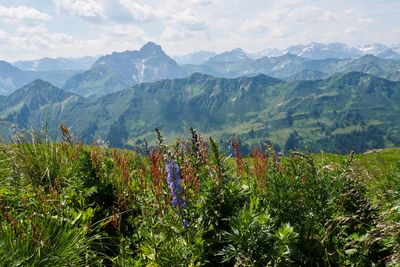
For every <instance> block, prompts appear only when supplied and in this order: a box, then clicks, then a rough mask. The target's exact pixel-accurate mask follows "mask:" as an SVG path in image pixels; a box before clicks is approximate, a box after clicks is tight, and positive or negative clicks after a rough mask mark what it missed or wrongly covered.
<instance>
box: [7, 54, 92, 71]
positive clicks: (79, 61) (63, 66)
mask: <svg viewBox="0 0 400 267" xmlns="http://www.w3.org/2000/svg"><path fill="white" fill-rule="evenodd" d="M95 61H96V57H89V56H86V57H82V58H48V57H46V58H41V59H38V60H26V61H17V62H15V63H14V66H16V67H18V68H20V69H21V70H24V71H54V70H80V71H83V70H87V69H89V68H90V67H91V66H92V65H93V63H94V62H95Z"/></svg>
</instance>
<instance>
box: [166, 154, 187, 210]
mask: <svg viewBox="0 0 400 267" xmlns="http://www.w3.org/2000/svg"><path fill="white" fill-rule="evenodd" d="M166 170H167V174H168V176H167V182H168V187H169V189H170V190H171V192H170V194H171V196H172V201H171V204H172V206H173V207H174V208H176V207H177V206H179V207H181V208H182V209H186V208H187V205H186V203H185V201H184V200H183V198H182V195H183V188H182V185H181V180H182V179H181V175H180V171H179V166H178V164H176V163H175V162H174V161H172V160H171V161H169V162H168V163H167V164H166Z"/></svg>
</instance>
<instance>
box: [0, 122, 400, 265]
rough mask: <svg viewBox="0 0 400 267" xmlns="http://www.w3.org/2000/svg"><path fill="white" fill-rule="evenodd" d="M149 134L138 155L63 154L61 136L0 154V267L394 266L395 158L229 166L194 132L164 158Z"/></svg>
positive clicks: (274, 158)
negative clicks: (171, 176)
mask: <svg viewBox="0 0 400 267" xmlns="http://www.w3.org/2000/svg"><path fill="white" fill-rule="evenodd" d="M158 134H159V136H158V138H159V146H158V147H155V148H154V149H153V150H152V151H151V152H150V153H149V154H148V155H138V154H136V153H135V152H133V151H127V150H120V149H109V148H107V147H105V146H104V145H105V143H102V142H97V143H98V145H92V146H83V145H80V144H74V142H73V140H72V137H71V135H70V133H69V130H68V129H66V128H65V127H64V128H62V138H61V139H62V140H63V141H62V142H61V143H55V142H51V141H50V139H49V138H48V135H46V133H44V136H40V138H39V136H38V135H33V136H34V137H35V138H34V139H33V141H34V142H30V143H29V144H28V143H26V142H18V143H17V144H14V145H2V146H1V150H0V170H1V172H0V204H1V206H0V263H1V264H2V266H384V265H387V266H398V264H399V263H400V254H399V251H400V239H399V236H400V226H399V221H400V212H399V210H400V209H399V206H400V193H399V190H400V176H399V173H400V165H399V164H398V162H397V161H398V160H399V159H400V153H399V151H398V150H394V149H393V150H385V151H372V152H370V153H367V154H362V155H351V156H350V157H343V156H338V155H326V154H323V155H309V154H304V153H299V152H292V153H291V154H290V155H288V156H284V157H283V156H279V155H278V154H276V153H275V152H274V151H273V149H272V148H271V146H268V148H267V150H266V152H262V151H261V150H257V151H255V152H254V153H253V158H240V155H239V153H235V157H236V158H235V159H232V158H230V157H227V156H225V155H224V153H223V152H221V150H220V147H219V146H218V145H217V144H216V143H215V142H214V141H213V139H210V140H209V142H208V144H207V143H206V142H204V139H203V137H201V136H200V135H198V134H197V133H196V131H195V130H194V129H191V139H190V140H182V139H181V140H178V141H177V143H176V144H175V145H174V146H167V145H166V144H165V142H164V138H163V136H161V133H160V132H159V131H158ZM16 140H20V141H22V139H21V138H20V139H16ZM237 144H238V143H236V145H237ZM166 160H167V161H166ZM170 161H174V162H175V163H176V164H177V165H178V166H179V171H178V172H179V175H180V178H181V184H180V186H181V187H182V192H180V194H181V195H180V197H181V198H182V199H183V201H184V202H185V205H182V204H180V205H173V203H172V202H171V201H172V199H173V194H172V193H173V192H172V191H171V190H172V189H173V188H172V187H171V184H168V183H167V171H168V170H167V169H166V165H167V163H168V162H170ZM175 171H177V170H175Z"/></svg>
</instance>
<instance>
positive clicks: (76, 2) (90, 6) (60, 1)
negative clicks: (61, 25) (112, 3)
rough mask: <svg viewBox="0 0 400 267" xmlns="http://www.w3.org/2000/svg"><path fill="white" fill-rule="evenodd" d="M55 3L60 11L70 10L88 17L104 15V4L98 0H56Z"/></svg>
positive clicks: (72, 12) (76, 14) (74, 13)
mask: <svg viewBox="0 0 400 267" xmlns="http://www.w3.org/2000/svg"><path fill="white" fill-rule="evenodd" d="M54 3H55V5H56V8H57V10H58V12H68V13H69V14H72V15H75V16H78V17H83V18H87V19H93V18H103V17H104V6H103V4H102V2H100V1H98V0H54Z"/></svg>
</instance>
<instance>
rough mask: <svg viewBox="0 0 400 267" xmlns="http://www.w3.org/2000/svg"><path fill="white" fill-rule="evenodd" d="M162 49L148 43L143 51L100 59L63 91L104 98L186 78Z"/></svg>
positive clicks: (113, 54)
mask: <svg viewBox="0 0 400 267" xmlns="http://www.w3.org/2000/svg"><path fill="white" fill-rule="evenodd" d="M187 74H188V73H187V72H186V71H185V70H184V69H182V68H181V67H180V66H179V65H178V64H177V63H176V62H175V61H174V60H173V59H172V58H170V57H169V56H167V55H166V54H165V52H164V51H163V50H162V49H161V46H159V45H157V44H155V43H152V42H149V43H147V44H145V45H144V46H143V47H142V48H141V49H140V50H137V51H125V52H114V53H112V54H111V55H106V56H102V57H100V58H99V59H98V60H97V61H96V62H95V63H94V64H93V66H92V67H91V68H90V69H89V70H87V71H85V72H83V73H80V74H77V75H75V76H73V77H71V78H70V79H69V80H68V81H67V82H66V84H65V85H64V87H63V88H64V89H66V90H69V91H72V92H76V93H79V94H81V95H85V96H88V95H102V94H106V93H111V92H116V91H119V90H122V89H124V88H126V87H128V86H131V85H134V84H137V83H142V82H151V81H156V80H161V79H167V78H179V77H184V76H187Z"/></svg>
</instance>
